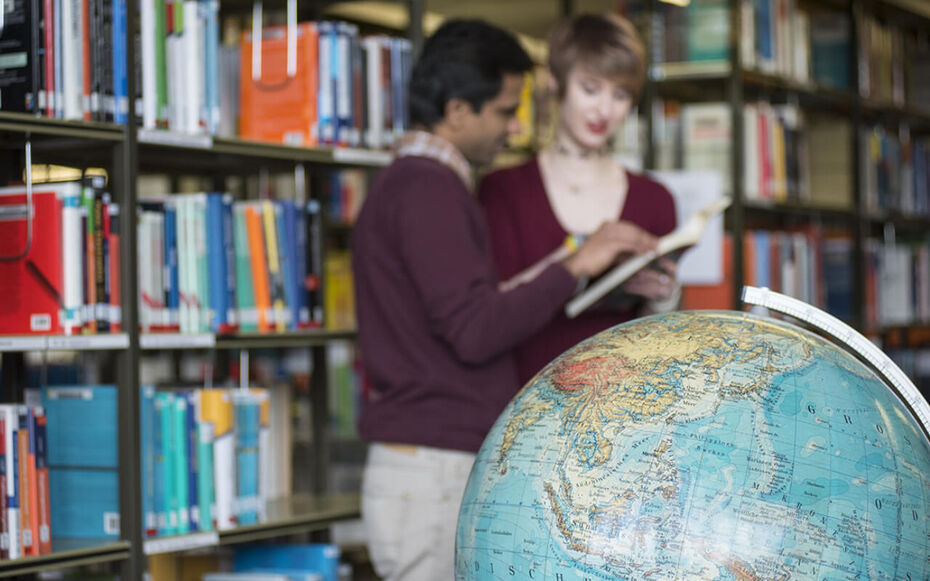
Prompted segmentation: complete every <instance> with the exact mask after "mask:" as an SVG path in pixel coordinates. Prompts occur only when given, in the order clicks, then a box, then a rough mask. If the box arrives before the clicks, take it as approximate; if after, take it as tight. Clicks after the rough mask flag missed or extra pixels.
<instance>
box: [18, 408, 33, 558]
mask: <svg viewBox="0 0 930 581" xmlns="http://www.w3.org/2000/svg"><path fill="white" fill-rule="evenodd" d="M29 424H30V421H29V411H28V408H27V407H26V406H20V407H19V429H17V431H16V454H17V460H18V465H19V526H20V530H19V535H20V537H19V538H20V543H21V546H22V555H23V556H24V557H28V556H32V555H38V554H39V542H38V541H39V539H38V534H37V533H38V530H39V511H38V507H37V506H36V505H37V504H38V499H39V495H38V489H37V487H36V463H35V448H33V449H32V450H31V451H30V446H29V439H30V436H31V434H30V432H31V431H32V430H31V429H30V425H29Z"/></svg>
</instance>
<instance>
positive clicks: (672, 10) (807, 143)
mask: <svg viewBox="0 0 930 581" xmlns="http://www.w3.org/2000/svg"><path fill="white" fill-rule="evenodd" d="M902 4H903V3H900V2H895V1H894V0H791V1H788V0H692V1H691V2H690V3H689V4H688V5H687V7H678V6H673V5H672V4H671V3H664V2H661V1H660V0H649V1H647V2H641V3H632V4H631V5H632V6H633V9H631V10H630V12H629V13H630V14H631V16H633V17H634V18H635V19H636V22H637V23H638V24H639V26H640V28H641V30H643V31H646V32H647V36H648V37H649V40H650V45H649V56H650V59H651V65H650V73H649V78H650V80H649V82H648V83H647V87H646V91H645V93H646V96H645V101H644V102H643V103H642V105H641V108H642V109H643V110H644V111H647V112H649V113H648V114H647V115H646V118H647V121H648V122H647V124H646V125H647V129H648V131H647V132H648V134H649V137H648V138H647V143H648V146H647V148H646V151H645V155H644V157H645V159H646V162H645V165H646V167H648V168H657V169H713V170H717V171H719V172H720V173H721V174H722V175H723V176H724V183H725V188H726V189H727V191H728V192H729V193H731V194H732V195H733V196H734V204H733V206H732V207H731V209H730V210H729V211H728V214H727V220H726V224H727V232H728V241H727V242H726V245H725V253H726V255H727V256H726V258H725V263H726V264H728V265H729V266H728V268H729V270H728V272H727V276H726V281H725V283H724V285H720V286H718V287H707V288H702V287H695V288H689V289H686V290H685V294H684V304H685V306H686V307H694V308H701V307H707V306H710V307H715V308H718V307H723V308H732V306H734V305H735V304H736V303H735V298H734V297H737V296H739V294H738V293H739V289H740V288H741V287H742V286H743V285H744V284H757V285H767V286H770V287H772V288H774V289H776V290H780V291H782V292H785V293H787V294H790V295H792V296H795V297H797V298H801V299H803V300H807V301H810V302H812V303H813V304H816V305H818V306H820V307H823V308H826V309H827V310H828V311H830V312H833V313H834V314H837V315H838V316H840V317H841V318H843V319H844V320H846V321H847V322H850V323H851V324H853V325H854V326H855V327H856V328H857V329H859V330H860V331H863V332H864V333H866V334H868V335H869V336H870V337H871V338H873V339H874V340H876V341H878V342H879V343H882V344H884V345H885V346H886V347H887V348H888V349H889V350H890V351H891V352H892V354H893V355H894V356H895V358H896V359H897V360H898V361H899V362H901V363H902V364H903V365H904V367H906V368H907V369H908V372H909V373H910V375H911V377H912V378H913V379H914V381H915V383H918V384H919V385H920V386H921V388H922V389H924V391H925V393H928V394H930V370H927V369H925V368H921V366H920V363H919V362H920V361H922V360H924V359H926V357H925V356H926V353H927V349H928V348H930V343H928V341H927V334H926V333H925V332H924V331H925V330H926V329H927V328H928V323H930V275H928V267H930V264H928V257H927V252H928V248H927V245H928V243H930V239H928V237H927V232H930V197H928V183H930V182H928V180H930V175H928V172H927V169H926V168H927V136H928V134H930V108H928V105H927V104H928V103H930V101H928V98H927V97H928V94H927V91H928V84H927V83H928V79H930V77H928V76H927V74H926V72H927V70H926V68H927V63H928V62H930V51H928V45H927V42H928V35H930V12H928V11H926V10H920V7H916V6H912V7H910V8H907V7H902ZM737 241H739V242H737ZM921 354H923V355H924V357H921ZM924 367H925V366H924Z"/></svg>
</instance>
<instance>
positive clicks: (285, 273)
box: [274, 200, 297, 329]
mask: <svg viewBox="0 0 930 581" xmlns="http://www.w3.org/2000/svg"><path fill="white" fill-rule="evenodd" d="M274 214H275V220H276V222H277V232H278V262H279V266H278V268H280V269H281V277H282V278H283V279H284V304H285V305H287V313H288V314H287V315H285V319H286V320H287V322H288V325H287V326H288V328H290V329H295V328H296V327H297V281H296V280H295V278H294V224H293V219H294V202H293V201H291V200H282V201H279V202H278V203H277V204H275V212H274Z"/></svg>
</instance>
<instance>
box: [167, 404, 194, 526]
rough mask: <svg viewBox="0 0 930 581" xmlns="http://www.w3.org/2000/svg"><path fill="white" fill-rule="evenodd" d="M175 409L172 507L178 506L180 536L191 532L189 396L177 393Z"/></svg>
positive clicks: (173, 411)
mask: <svg viewBox="0 0 930 581" xmlns="http://www.w3.org/2000/svg"><path fill="white" fill-rule="evenodd" d="M173 403H174V406H173V407H174V409H173V410H172V413H173V415H174V420H173V422H172V429H173V430H174V432H173V434H172V438H171V439H172V440H173V442H172V452H173V454H174V467H173V468H172V472H173V474H174V491H173V492H174V495H175V499H174V500H173V501H172V505H174V506H177V512H178V529H177V531H176V532H177V533H178V534H182V535H183V534H186V533H189V532H190V530H191V520H190V499H188V493H189V491H190V488H189V481H190V478H189V476H188V462H187V446H188V442H189V441H190V438H188V432H187V416H188V413H187V394H186V393H177V394H175V395H174V402H173Z"/></svg>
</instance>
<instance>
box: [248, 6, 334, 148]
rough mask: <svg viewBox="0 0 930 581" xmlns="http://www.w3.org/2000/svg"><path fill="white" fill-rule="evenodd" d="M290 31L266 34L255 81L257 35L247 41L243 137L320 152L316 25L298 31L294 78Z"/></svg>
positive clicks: (276, 28) (274, 30)
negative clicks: (290, 66)
mask: <svg viewBox="0 0 930 581" xmlns="http://www.w3.org/2000/svg"><path fill="white" fill-rule="evenodd" d="M287 40H288V39H287V27H285V26H270V27H266V28H264V29H263V30H262V39H261V70H260V71H259V74H257V75H256V77H257V78H253V76H252V73H253V70H252V34H251V33H250V32H244V33H243V35H242V43H241V45H240V46H241V49H240V50H241V52H240V59H239V62H240V63H241V65H240V75H239V89H240V90H239V96H240V118H239V132H240V133H241V134H242V137H245V138H246V139H255V140H259V141H273V142H276V143H287V144H290V145H303V146H310V147H312V146H315V145H317V143H318V140H317V136H316V134H315V129H314V127H315V125H316V122H317V93H318V90H317V88H318V87H319V79H318V77H319V75H318V69H319V63H318V57H317V55H318V52H319V47H318V44H319V43H318V33H317V28H316V24H315V23H312V22H304V23H301V24H298V25H297V66H296V70H295V71H294V72H293V76H288V70H287V67H288V64H287V56H288V55H287Z"/></svg>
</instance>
